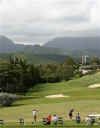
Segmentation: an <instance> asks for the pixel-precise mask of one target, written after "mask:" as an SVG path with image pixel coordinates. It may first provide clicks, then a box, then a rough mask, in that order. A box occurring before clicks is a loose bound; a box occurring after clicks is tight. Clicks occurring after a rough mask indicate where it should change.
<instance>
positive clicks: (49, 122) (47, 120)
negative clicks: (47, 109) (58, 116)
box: [46, 115, 51, 125]
mask: <svg viewBox="0 0 100 128" xmlns="http://www.w3.org/2000/svg"><path fill="white" fill-rule="evenodd" d="M46 122H47V124H48V125H50V124H51V115H49V116H48V117H47V118H46Z"/></svg>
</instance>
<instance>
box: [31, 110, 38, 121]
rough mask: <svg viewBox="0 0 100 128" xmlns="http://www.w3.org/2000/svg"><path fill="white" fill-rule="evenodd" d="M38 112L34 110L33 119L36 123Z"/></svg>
mask: <svg viewBox="0 0 100 128" xmlns="http://www.w3.org/2000/svg"><path fill="white" fill-rule="evenodd" d="M37 112H38V111H37V110H36V109H33V111H32V113H33V119H34V121H35V122H36V119H37Z"/></svg>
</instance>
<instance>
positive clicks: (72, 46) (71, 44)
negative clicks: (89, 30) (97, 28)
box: [44, 37, 100, 51]
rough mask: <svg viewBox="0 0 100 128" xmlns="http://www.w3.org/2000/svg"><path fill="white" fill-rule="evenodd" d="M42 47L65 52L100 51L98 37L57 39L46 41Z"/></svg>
mask: <svg viewBox="0 0 100 128" xmlns="http://www.w3.org/2000/svg"><path fill="white" fill-rule="evenodd" d="M44 46H46V47H52V48H63V49H66V50H70V51H72V50H86V49H95V50H96V49H97V50H100V37H59V38H55V39H53V40H51V41H48V42H47V43H46V44H45V45H44Z"/></svg>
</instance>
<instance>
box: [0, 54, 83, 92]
mask: <svg viewBox="0 0 100 128" xmlns="http://www.w3.org/2000/svg"><path fill="white" fill-rule="evenodd" d="M78 68H79V64H77V63H76V62H74V61H73V60H72V58H68V59H67V60H66V62H65V63H64V64H56V63H51V64H46V65H38V66H34V65H33V64H28V63H27V61H26V60H25V59H24V58H22V57H17V56H14V57H12V56H11V57H10V58H9V60H7V61H6V62H3V61H0V91H1V92H8V93H25V92H27V91H28V89H29V88H32V87H34V86H35V85H36V84H38V83H46V82H51V83H54V82H60V81H62V80H70V79H73V78H75V77H80V76H81V74H80V72H79V71H78Z"/></svg>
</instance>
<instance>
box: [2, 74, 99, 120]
mask: <svg viewBox="0 0 100 128" xmlns="http://www.w3.org/2000/svg"><path fill="white" fill-rule="evenodd" d="M95 83H100V73H96V74H94V75H87V76H84V77H82V78H80V79H76V80H71V81H68V82H65V81H63V82H61V83H54V84H50V83H48V84H40V85H37V86H36V87H34V88H33V89H30V90H29V92H28V93H27V95H26V96H23V100H19V101H17V102H15V103H14V104H13V106H12V107H5V108H0V117H2V119H4V120H7V121H9V122H13V121H17V120H18V119H19V118H24V119H25V121H27V122H31V121H32V109H34V108H37V109H38V110H39V112H38V119H39V120H40V119H41V118H42V117H45V116H47V115H48V114H54V113H56V114H57V115H58V116H62V117H63V118H64V119H68V112H69V110H70V109H71V108H74V109H75V112H74V116H75V115H76V112H77V111H79V112H80V114H81V117H82V119H84V118H85V116H86V115H87V114H91V113H99V114H100V107H99V106H100V88H94V89H89V88H88V86H89V85H92V84H95ZM55 94H64V95H65V96H69V97H64V98H54V99H48V98H45V96H47V95H55ZM9 115H10V116H9Z"/></svg>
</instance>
